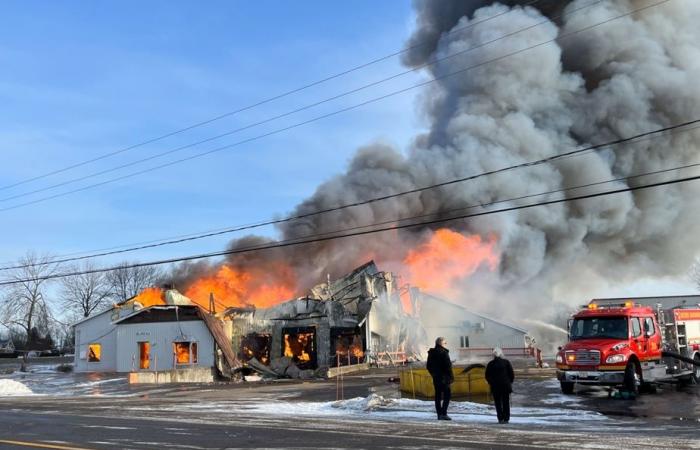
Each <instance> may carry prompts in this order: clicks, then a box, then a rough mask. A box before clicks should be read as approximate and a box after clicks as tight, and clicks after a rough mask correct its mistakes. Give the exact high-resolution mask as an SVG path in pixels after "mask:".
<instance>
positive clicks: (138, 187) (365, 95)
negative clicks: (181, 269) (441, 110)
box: [0, 0, 690, 295]
mask: <svg viewBox="0 0 700 450" xmlns="http://www.w3.org/2000/svg"><path fill="white" fill-rule="evenodd" d="M413 14H414V13H413V11H412V9H411V5H410V3H409V2H376V1H368V0H363V1H354V2H321V1H305V2H273V1H267V0H265V1H255V2H243V1H210V2H207V3H206V4H202V3H195V2H184V1H167V2H166V1H150V2H135V1H123V2H86V1H83V2H76V1H63V2H50V1H35V2H19V1H15V2H2V3H0V157H1V158H2V159H1V162H2V164H0V187H2V186H7V185H10V184H13V183H16V182H18V181H21V180H24V179H26V178H30V177H33V176H37V175H41V174H43V173H46V172H49V171H52V170H56V169H60V168H62V167H65V166H67V165H70V164H75V163H78V162H81V161H84V160H86V159H90V158H94V157H96V156H100V155H102V154H105V153H108V152H112V151H115V150H118V149H121V148H124V147H128V146H130V145H133V144H137V143H139V142H142V141H145V140H148V139H151V138H154V137H157V136H160V135H163V134H165V133H168V132H171V131H174V130H177V129H179V128H182V127H186V126H188V125H191V124H193V123H196V122H199V121H202V120H206V119H209V118H211V117H215V116H218V115H220V114H223V113H226V112H229V111H232V110H235V109H238V108H240V107H244V106H246V105H249V104H252V103H255V102H258V101H260V100H262V99H265V98H268V97H270V96H273V95H277V94H279V93H282V92H285V91H287V90H290V89H294V88H297V87H299V86H302V85H304V84H307V83H309V82H313V81H316V80H318V79H321V78H324V77H327V76H329V75H332V74H335V73H337V72H340V71H343V70H346V69H348V68H351V67H353V66H355V65H358V64H362V63H365V62H367V61H369V60H372V59H375V58H377V57H381V56H384V55H386V54H389V53H392V52H395V51H396V50H398V49H400V48H402V47H403V45H404V43H405V41H406V38H407V37H408V36H409V34H410V32H411V30H412V28H413V21H414V15H413ZM403 70H405V68H404V67H403V66H402V65H401V64H400V61H399V60H398V58H393V59H391V60H388V61H386V62H382V63H380V64H376V65H373V66H371V67H369V68H367V69H364V70H362V71H359V72H356V73H353V74H351V75H350V76H346V77H342V78H340V79H338V80H334V81H332V82H330V83H327V84H323V85H322V86H318V87H314V88H312V89H308V90H305V91H304V92H301V93H298V94H295V95H291V96H289V97H286V98H284V99H282V100H279V101H275V102H272V103H270V104H266V105H264V106H262V107H260V108H255V109H253V110H251V111H247V112H245V113H242V114H238V115H236V116H233V117H228V118H226V119H224V120H220V121H217V122H216V123H213V124H210V125H208V126H205V127H201V128H197V129H196V130H192V131H190V132H187V133H184V134H181V135H178V136H174V137H172V138H169V139H166V140H163V141H160V142H157V143H154V144H151V145H148V146H144V147H139V148H136V149H134V150H131V151H129V152H125V153H123V154H120V155H118V156H116V157H113V158H109V159H106V160H102V161H99V162H97V163H94V164H90V165H87V166H84V167H80V168H78V169H75V170H72V171H69V172H66V173H62V174H60V175H57V176H53V177H49V178H46V179H42V180H40V181H37V182H34V183H30V184H26V185H23V186H18V187H16V188H13V189H1V190H0V210H2V209H5V208H8V207H12V206H14V205H17V204H19V203H24V202H27V201H32V200H35V199H40V198H42V197H46V196H48V195H53V194H60V193H62V192H65V191H67V190H71V189H75V188H80V187H81V186H85V185H87V184H93V183H95V182H100V181H103V180H107V179H110V178H113V177H115V176H120V175H125V174H128V173H130V172H133V171H135V170H142V169H145V168H148V167H151V166H153V165H157V164H160V163H165V162H168V161H172V160H174V159H178V158H182V157H187V156H190V155H193V154H195V153H197V152H201V151H206V150H209V149H212V148H215V147H218V146H221V145H226V144H231V143H234V142H237V141H240V140H242V139H246V138H250V137H254V136H257V135H259V134H263V133H267V132H270V131H272V130H275V129H278V128H282V127H286V126H289V125H291V124H294V123H298V122H301V121H305V120H308V119H309V118H312V117H315V116H318V115H322V114H325V113H328V112H331V111H334V110H337V109H340V108H343V107H347V106H349V105H353V104H356V103H360V102H362V101H365V100H367V99H370V98H372V97H375V96H378V95H383V94H386V93H387V92H389V91H394V90H398V89H402V88H404V87H407V86H410V85H412V84H415V83H416V82H418V81H419V80H422V79H424V77H425V75H424V74H412V75H410V76H406V77H402V78H400V79H397V80H394V81H392V82H390V83H387V84H384V85H381V86H377V87H375V88H372V89H368V90H366V91H363V92H360V93H357V94H354V95H352V96H348V97H345V98H343V99H339V100H336V101H333V102H330V103H328V104H325V105H322V106H320V107H317V108H314V109H312V110H309V111H304V112H303V113H300V114H297V115H294V116H291V117H287V118H284V119H282V120H279V121H275V122H273V123H270V124H266V125H264V126H261V127H256V128H254V129H251V130H247V131H245V132H242V133H239V134H236V135H233V136H229V137H226V138H223V139H221V140H217V141H215V142H211V143H208V144H204V145H202V146H197V147H195V148H191V149H187V150H184V151H181V152H178V153H176V154H174V155H172V156H170V157H167V158H162V159H158V160H155V161H151V162H149V163H146V164H141V165H138V166H135V167H132V168H129V169H125V170H121V171H117V172H115V173H111V174H108V175H105V176H101V177H96V178H94V179H90V180H88V181H85V182H82V183H76V184H71V185H69V186H66V187H64V188H59V189H56V190H49V191H46V192H42V193H39V194H35V195H29V196H25V197H21V198H18V199H15V200H6V199H7V198H8V197H12V196H16V195H21V194H24V193H26V192H28V191H33V190H36V189H42V188H45V187H47V186H50V185H53V184H56V183H60V182H64V181H68V180H71V179H73V178H75V177H78V176H85V175H89V174H92V173H94V172H97V171H100V170H105V169H108V168H111V167H114V166H116V165H119V164H125V163H129V162H131V161H133V160H136V159H140V158H144V157H148V156H150V155H153V154H156V153H159V152H162V151H165V150H169V149H173V148H176V147H179V146H182V145H186V144H189V143H192V142H195V141H198V140H201V139H206V138H208V137H211V136H214V135H217V134H221V133H224V132H227V131H230V130H232V129H236V128H238V127H241V126H245V125H248V124H251V123H254V122H256V121H260V120H264V119H266V118H268V117H271V116H275V115H278V114H281V113H284V112H287V111H289V110H293V109H296V108H299V107H300V106H304V105H307V104H309V103H314V102H317V101H319V100H321V99H323V98H326V97H328V96H332V95H336V94H338V93H340V92H343V91H347V90H350V89H353V88H355V87H358V86H362V85H364V84H366V83H369V82H373V81H376V80H379V79H382V78H384V77H387V76H389V75H393V74H395V73H398V72H401V71H403ZM419 95H420V90H416V91H411V92H409V93H407V94H404V95H400V96H396V97H393V98H391V99H387V100H384V101H381V102H378V103H374V104H372V105H368V106H365V107H362V108H360V109H357V110H354V111H352V112H349V113H344V114H341V115H338V116H335V117H333V118H329V119H324V120H321V121H318V122H315V123H313V124H310V125H306V126H303V127H300V128H297V129H294V130H292V131H288V132H284V133H281V134H278V135H275V136H272V137H269V138H265V139H263V140H259V141H256V142H253V143H249V144H245V145H242V146H239V147H235V148H233V149H230V150H227V151H224V152H220V153H218V154H215V155H210V156H206V157H203V158H200V159H197V160H193V161H189V162H187V163H184V164H178V165H175V166H172V167H169V168H167V169H163V170H158V171H153V172H150V173H148V174H147V175H141V176H137V177H134V178H130V179H127V180H122V181H119V182H115V183H110V184H108V185H105V186H101V187H98V188H96V189H90V190H87V191H85V192H80V193H77V194H72V195H68V196H64V197H60V198H56V199H53V200H49V201H45V202H40V203H37V204H34V205H31V206H25V207H20V208H16V209H10V210H6V211H0V230H1V231H2V232H0V249H1V251H0V263H5V262H8V261H12V260H15V259H16V258H18V257H19V256H21V255H23V254H24V253H25V252H26V251H27V250H35V251H37V252H41V253H44V252H48V253H51V254H54V255H62V254H66V253H73V252H80V251H88V250H93V249H101V248H107V247H112V246H116V245H121V244H130V243H135V242H141V241H149V240H154V239H159V238H165V237H170V236H177V235H182V234H188V233H194V232H200V231H206V230H211V229H218V228H223V227H227V226H234V225H239V224H246V223H250V222H257V221H260V220H264V219H268V218H270V217H273V216H279V215H282V214H285V213H287V212H289V211H290V210H291V209H292V208H293V207H294V205H295V204H297V203H298V202H299V201H301V200H302V199H304V198H305V197H307V196H308V195H310V194H311V193H313V191H314V189H315V188H316V186H318V184H319V183H321V182H322V181H324V180H326V179H328V178H329V177H331V176H332V175H334V174H337V173H339V172H341V171H343V170H344V168H345V166H346V164H347V162H348V160H349V159H350V158H351V156H352V155H353V154H354V152H355V151H356V149H357V148H358V147H360V146H362V145H365V144H368V143H371V142H374V141H382V142H388V143H391V144H394V145H395V146H397V147H398V148H399V149H402V150H403V149H405V148H406V147H407V146H408V145H410V142H411V139H412V138H413V137H414V136H415V135H416V134H417V133H419V132H420V131H421V130H422V129H424V127H425V125H426V124H425V123H423V122H422V118H421V115H420V114H419V112H418V111H419V109H418V108H417V107H416V106H417V102H418V100H417V98H418V96H419ZM259 232H261V233H267V234H271V233H273V232H274V230H271V229H261V230H259ZM234 236H235V235H231V236H226V237H219V238H210V239H207V240H201V241H195V242H190V243H187V244H181V245H177V246H169V247H162V248H159V249H152V250H147V251H142V252H138V253H132V254H129V255H124V256H117V257H111V258H105V259H102V260H100V263H102V264H111V263H115V262H118V261H120V260H122V259H125V258H127V257H128V258H129V259H131V260H142V261H143V260H151V259H157V258H166V257H177V256H182V255H187V254H193V253H202V252H209V251H216V250H220V249H222V248H223V247H224V246H225V245H226V243H227V242H228V241H229V239H230V238H231V237H234ZM689 287H690V285H689V284H688V283H687V282H686V280H668V281H667V282H663V283H657V282H650V281H645V280H641V281H640V282H639V283H638V284H637V285H633V286H627V287H620V289H621V290H620V291H619V292H609V293H608V294H609V295H633V294H636V295H639V294H646V295H655V294H657V293H662V292H661V291H663V293H665V294H673V293H681V292H687V291H688V290H689ZM628 293H629V294H628Z"/></svg>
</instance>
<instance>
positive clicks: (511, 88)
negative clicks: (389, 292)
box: [207, 0, 700, 318]
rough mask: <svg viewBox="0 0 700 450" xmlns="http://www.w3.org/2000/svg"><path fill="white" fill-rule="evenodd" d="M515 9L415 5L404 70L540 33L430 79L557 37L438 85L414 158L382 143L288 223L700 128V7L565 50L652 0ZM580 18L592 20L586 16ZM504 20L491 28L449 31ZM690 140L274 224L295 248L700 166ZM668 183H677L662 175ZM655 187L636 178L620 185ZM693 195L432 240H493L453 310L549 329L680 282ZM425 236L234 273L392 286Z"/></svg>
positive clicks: (342, 246) (366, 241)
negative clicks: (365, 275)
mask: <svg viewBox="0 0 700 450" xmlns="http://www.w3.org/2000/svg"><path fill="white" fill-rule="evenodd" d="M526 3H532V2H531V1H528V2H524V1H509V2H490V1H469V2H466V1H458V0H455V1H447V0H441V1H437V0H435V1H418V2H416V4H415V8H416V11H417V20H416V30H415V32H414V34H413V36H412V37H411V38H410V39H409V42H408V45H410V46H416V47H414V48H413V49H412V50H411V51H410V52H408V53H407V54H405V55H404V56H405V57H404V62H405V64H406V65H407V66H418V65H421V64H425V63H427V62H431V61H434V60H436V59H440V58H443V57H446V56H448V55H451V54H454V53H456V52H459V51H462V50H465V49H468V48H471V47H474V46H476V45H478V44H480V43H482V42H485V41H490V40H492V39H494V38H496V37H499V36H502V35H505V34H508V33H512V32H514V31H517V30H519V29H523V28H525V27H528V26H531V25H535V24H537V23H539V22H541V21H543V20H545V19H548V21H547V23H546V24H543V25H539V26H537V27H534V28H532V29H530V30H528V31H526V32H523V33H520V34H517V35H515V36H512V37H510V38H505V39H502V40H499V41H497V42H495V43H492V44H489V45H485V46H483V47H481V48H479V49H477V50H474V51H471V52H467V53H463V54H461V55H459V56H457V57H454V58H449V59H445V60H443V61H441V62H439V63H437V64H435V65H432V66H430V69H429V70H430V72H431V74H432V75H433V76H435V77H441V76H444V75H446V74H449V73H452V72H454V71H455V70H459V69H461V68H464V67H468V66H473V65H475V64H478V63H480V62H482V61H485V60H489V59H493V58H496V57H498V56H501V55H504V54H507V53H511V52H514V51H517V50H520V49H524V48H525V47H528V46H533V45H536V44H539V43H541V42H544V41H547V40H550V39H557V41H556V42H553V43H550V44H547V45H543V46H540V47H537V48H535V49H532V50H527V51H524V52H522V53H520V54H518V55H515V56H512V57H508V58H505V59H503V60H500V61H498V62H495V63H491V64H486V65H483V66H481V67H479V68H477V69H474V70H469V71H466V72H463V73H460V74H459V75H456V76H449V77H446V78H444V79H441V80H440V81H438V82H436V83H434V84H433V85H432V87H430V88H429V89H427V90H426V91H425V92H423V93H422V95H421V100H420V102H421V104H420V110H421V111H422V113H423V114H424V116H425V117H426V119H427V120H428V122H429V127H428V129H429V131H428V132H427V133H425V134H423V135H420V136H417V137H416V139H415V141H414V144H413V146H412V147H411V148H410V149H406V150H405V151H402V150H400V149H394V148H390V147H388V146H386V145H379V144H376V145H368V146H367V147H365V148H362V149H360V150H359V151H358V153H357V154H356V156H355V157H354V159H353V160H352V161H351V162H350V164H349V167H348V169H347V171H346V173H344V174H341V175H338V176H335V177H334V178H332V179H330V180H328V181H327V182H325V183H323V184H322V185H321V186H319V188H318V189H317V191H316V192H315V193H314V194H313V195H312V196H311V197H310V198H309V199H307V200H305V201H304V202H302V203H301V204H300V205H298V206H297V207H296V209H295V210H294V211H293V214H295V215H296V214H305V213H309V212H313V211H316V210H319V209H326V208H330V207H335V206H338V205H343V204H346V203H352V202H356V201H361V200H365V199H368V198H373V197H377V196H381V195H386V194H392V193H395V192H400V191H405V190H408V189H413V188H416V187H422V186H427V185H431V184H434V183H439V182H443V181H445V180H451V179H454V178H459V177H464V176H468V175H472V174H477V173H480V172H483V171H489V170H493V169H498V168H502V167H506V166H510V165H515V164H519V163H523V162H527V161H532V160H537V159H541V158H544V157H547V156H551V155H556V154H558V153H561V152H564V151H569V150H572V149H574V148H576V147H579V146H584V145H590V144H597V143H601V142H605V141H610V140H614V139H617V138H622V137H627V136H631V135H635V134H638V133H642V132H646V131H649V130H653V129H657V128H662V127H665V126H669V125H674V124H677V123H681V122H685V121H688V120H693V119H697V118H700V83H698V82H697V80H698V79H700V47H699V46H698V45H697V43H698V42H700V27H698V26H697V24H698V23H700V2H697V1H694V0H672V1H670V2H668V3H665V4H662V5H660V6H657V7H654V8H650V9H648V10H645V11H643V12H639V13H636V14H633V15H631V16H627V17H623V18H621V19H618V20H615V21H612V22H610V23H607V24H604V25H601V26H599V27H596V28H593V29H590V30H588V31H585V32H581V33H577V34H574V35H572V36H568V37H561V36H564V35H567V34H568V33H570V32H573V31H575V30H578V29H581V28H584V27H588V26H590V25H592V24H595V23H598V22H603V21H605V20H607V19H609V18H612V17H615V16H617V15H620V14H623V13H626V12H629V11H632V10H635V9H638V8H640V7H643V6H646V5H649V4H651V3H652V1H651V0H645V1H642V0H640V1H634V0H615V1H603V2H595V1H593V0H580V1H579V0H576V1H568V2H567V1H554V0H542V1H540V2H537V3H535V4H534V5H533V6H525V4H526ZM590 4H594V5H593V6H590V7H588V8H583V7H584V6H586V5H590ZM582 8H583V9H582ZM510 9H512V11H510V12H509V13H508V14H504V15H502V16H500V17H498V18H496V19H493V20H489V21H485V22H482V23H479V24H477V25H475V26H473V27H469V28H466V29H464V30H463V31H459V32H454V33H451V31H452V30H453V29H462V28H465V27H467V26H468V25H469V24H471V23H475V22H481V21H484V19H486V18H489V17H491V16H494V15H496V14H499V13H502V12H505V11H509V10H510ZM419 43H424V45H417V44H419ZM698 143H700V134H698V133H697V132H694V131H691V132H683V133H675V134H672V135H667V136H664V137H661V138H657V139H650V140H645V141H641V142H638V143H634V144H628V145H620V146H616V147H612V148H609V149H606V150H604V151H602V152H596V153H588V154H586V155H585V156H579V157H576V158H569V159H564V160H559V161H557V162H553V163H550V164H547V165H540V166H536V167H532V168H528V169H520V170H517V171H512V172H507V173H505V174H502V175H499V176H492V177H484V178H479V179H477V180H475V181H472V182H466V183H461V184H458V185H453V186H451V187H446V188H443V189H439V190H431V191H424V192H422V193H420V194H415V195H409V196H403V197H399V198H394V199H391V200H388V201H383V202H379V203H372V204H369V205H365V206H361V207H358V208H351V209H345V210H342V211H339V212H336V213H332V214H324V215H320V216H314V217H311V218H307V219H305V220H301V221H296V222H292V223H288V224H285V225H283V226H281V227H280V228H279V231H280V233H281V236H282V238H283V239H290V238H295V237H300V236H306V235H314V234H318V233H325V232H329V231H334V230H337V229H345V228H350V227H355V226H362V225H367V224H371V223H375V222H384V221H388V220H392V219H396V218H399V217H411V216H418V215H424V214H429V213H435V212H438V211H442V210H449V209H454V208H459V207H463V206H466V205H474V204H484V203H488V202H492V201H494V200H502V199H508V198H514V197H519V196H522V195H527V194H532V193H537V192H546V191H552V190H556V189H560V188H565V187H570V186H576V185H581V184H585V183H591V182H597V181H603V180H607V179H613V178H620V177H626V176H630V175H635V174H638V173H644V172H649V171H654V170H659V169H666V168H669V167H674V166H679V165H683V164H688V163H694V162H697V157H696V155H697V144H698ZM684 174H685V173H684ZM674 175H678V174H677V173H673V174H670V175H669V174H667V175H665V176H664V177H666V178H668V177H672V176H674ZM659 179H661V178H653V179H650V178H645V179H643V180H640V179H636V180H632V181H630V182H629V184H630V185H634V184H635V183H637V184H641V183H647V182H650V181H658V180H659ZM623 184H624V183H617V184H616V185H615V187H621V186H622V185H623ZM611 187H612V186H604V187H603V188H611ZM598 189H601V188H600V187H599V188H598ZM585 192H587V191H581V190H579V191H575V192H569V193H568V194H567V195H581V194H582V193H585ZM699 193H700V190H699V189H698V186H697V185H696V184H692V183H691V184H678V185H672V186H668V187H663V188H656V189H653V190H641V191H636V192H632V193H624V194H619V195H615V196H608V197H602V198H596V199H590V200H585V201H577V202H575V203H565V204H559V205H552V206H547V207H538V208H532V209H526V210H520V211H515V212H510V213H506V214H497V215H491V216H485V217H483V218H479V219H473V220H466V221H459V222H449V223H447V224H446V225H442V226H447V227H449V228H451V229H453V230H456V231H459V232H461V233H465V234H478V235H481V236H483V237H487V236H496V237H497V239H498V244H497V246H498V251H499V253H500V263H499V264H498V267H497V269H496V271H494V272H490V271H489V270H483V271H480V272H478V273H477V274H474V275H473V276H471V277H469V278H468V279H466V280H464V281H463V282H462V291H461V292H462V294H461V295H460V297H461V298H458V299H453V300H455V301H462V302H464V303H465V304H467V305H469V304H474V305H477V306H478V307H479V308H481V309H484V308H491V309H492V310H498V311H500V312H502V311H503V310H504V308H503V306H505V305H507V306H508V308H507V309H506V310H507V311H509V313H510V314H512V315H513V316H515V315H517V314H522V313H523V312H525V311H527V312H528V313H529V314H531V315H533V316H537V317H539V318H542V317H546V316H547V315H548V312H550V313H551V311H552V310H554V308H551V307H547V305H551V303H552V302H553V301H554V302H561V303H568V304H580V303H581V302H583V301H585V300H586V299H585V297H583V298H582V297H580V296H579V295H585V293H586V292H589V291H590V290H592V289H594V288H596V287H599V286H601V285H603V286H604V285H605V284H606V283H613V282H614V283H624V282H627V281H632V280H634V279H638V278H640V277H649V276H652V277H663V276H669V275H678V274H680V273H683V272H685V271H686V270H687V268H688V267H689V266H690V264H691V261H692V260H693V258H694V256H695V253H696V248H697V245H698V241H699V240H700V233H697V232H695V230H696V227H695V226H694V224H695V223H696V217H697V214H696V211H698V206H699V205H698V203H699V201H698V199H699V198H700V196H699V195H698V194H699ZM555 197H557V196H556V195H552V196H549V197H546V198H555ZM543 199H544V198H543ZM432 231H433V230H432V229H428V228H423V229H417V230H416V229H412V230H408V231H400V232H393V233H382V234H376V235H369V236H364V237H358V238H352V239H341V240H338V241H328V242H325V243H319V244H316V245H312V246H304V247H299V248H293V249H291V250H286V251H280V252H270V253H266V252H261V253H258V254H255V255H251V256H249V257H247V259H245V260H242V259H238V258H237V259H235V260H234V261H232V262H233V263H234V264H236V265H240V264H244V265H245V264H258V263H261V262H264V261H265V260H266V259H268V258H279V257H284V258H286V259H287V260H288V261H290V264H291V265H292V266H293V267H294V268H295V269H296V271H297V273H298V274H300V279H299V287H300V288H303V287H306V286H307V285H309V284H313V283H314V282H318V280H319V279H320V280H323V278H324V277H325V274H326V273H327V272H330V273H331V274H332V275H342V274H343V273H344V272H346V271H348V270H350V269H352V268H353V267H354V266H356V265H357V264H358V263H362V262H364V261H365V260H366V259H368V258H372V257H373V258H375V259H376V260H377V261H378V263H380V265H381V264H385V265H384V266H382V267H389V268H390V269H394V268H398V269H399V271H400V263H401V261H403V259H404V257H405V255H406V253H407V251H408V250H410V249H411V248H412V247H414V246H415V245H417V244H418V243H420V242H423V241H424V240H425V239H426V238H427V236H429V235H430V234H431V232H432ZM248 239H250V238H248ZM246 245H248V242H245V241H236V242H233V243H232V244H231V246H232V247H234V248H236V247H241V246H246ZM207 270H208V268H207ZM304 277H305V278H304Z"/></svg>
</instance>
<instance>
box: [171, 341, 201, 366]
mask: <svg viewBox="0 0 700 450" xmlns="http://www.w3.org/2000/svg"><path fill="white" fill-rule="evenodd" d="M173 361H174V362H175V364H178V365H179V364H197V343H196V342H189V341H182V342H173Z"/></svg>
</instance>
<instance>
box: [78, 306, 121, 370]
mask: <svg viewBox="0 0 700 450" xmlns="http://www.w3.org/2000/svg"><path fill="white" fill-rule="evenodd" d="M111 316H112V313H111V311H106V312H104V313H101V314H98V315H96V316H93V317H91V318H89V319H88V320H86V321H84V322H81V323H78V324H77V325H76V326H75V357H74V359H73V361H74V370H75V371H76V372H114V371H116V370H117V345H116V342H117V340H116V332H115V326H114V325H113V324H112V318H111ZM90 344H100V345H101V347H102V348H101V353H102V354H101V359H100V361H99V362H88V359H87V351H88V346H89V345H90Z"/></svg>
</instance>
